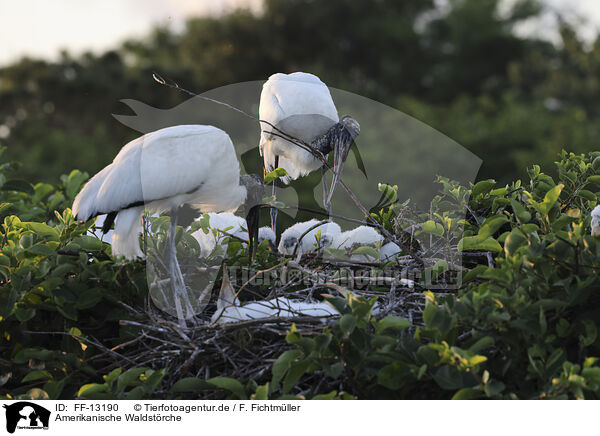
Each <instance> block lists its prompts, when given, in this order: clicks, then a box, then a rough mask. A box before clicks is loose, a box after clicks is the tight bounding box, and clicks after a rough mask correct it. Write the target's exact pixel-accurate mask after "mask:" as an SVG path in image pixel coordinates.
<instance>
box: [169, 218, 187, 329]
mask: <svg viewBox="0 0 600 436" xmlns="http://www.w3.org/2000/svg"><path fill="white" fill-rule="evenodd" d="M177 217H178V209H177V208H176V209H173V210H172V211H171V224H170V226H169V234H168V236H167V262H168V265H169V275H170V276H171V288H172V289H173V298H174V300H175V310H176V312H177V319H178V321H179V324H180V325H181V326H184V327H185V315H184V311H183V308H182V302H183V305H184V306H185V311H186V312H187V315H188V317H189V316H192V315H193V314H194V310H193V307H192V304H191V303H190V299H189V296H188V293H187V289H186V287H185V281H184V279H183V274H182V273H181V268H180V266H179V262H178V261H177V250H176V248H175V236H176V234H177Z"/></svg>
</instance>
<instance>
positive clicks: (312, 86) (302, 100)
mask: <svg viewBox="0 0 600 436" xmlns="http://www.w3.org/2000/svg"><path fill="white" fill-rule="evenodd" d="M258 112H259V117H260V119H261V120H265V121H268V122H269V123H271V124H274V125H275V126H278V125H279V124H280V123H281V122H282V121H283V120H285V119H286V118H288V117H291V116H294V115H321V116H324V117H327V118H329V119H330V120H331V123H332V124H334V123H337V122H338V120H339V117H338V114H337V109H336V107H335V104H334V103H333V99H332V98H331V93H330V92H329V89H328V88H327V86H326V85H325V84H324V83H323V82H321V80H320V79H319V78H318V77H317V76H315V75H313V74H308V73H292V74H281V73H278V74H273V75H272V76H271V77H269V80H267V81H266V82H265V84H264V85H263V90H262V93H261V95H260V105H259V109H258ZM300 122H301V120H300ZM269 127H270V126H268V125H267V124H265V123H261V130H262V131H265V130H269ZM298 127H300V126H298ZM306 127H307V128H310V118H308V119H307V123H306ZM300 139H302V140H305V141H307V142H310V141H311V140H312V139H314V138H300Z"/></svg>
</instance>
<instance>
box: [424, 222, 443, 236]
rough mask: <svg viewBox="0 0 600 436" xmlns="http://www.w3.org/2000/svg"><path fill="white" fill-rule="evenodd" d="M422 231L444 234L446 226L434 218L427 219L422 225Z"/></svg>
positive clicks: (438, 234)
mask: <svg viewBox="0 0 600 436" xmlns="http://www.w3.org/2000/svg"><path fill="white" fill-rule="evenodd" d="M421 231H422V232H424V233H429V234H432V235H437V236H443V235H444V226H442V225H441V224H440V223H436V222H435V221H433V220H428V221H425V222H424V223H423V225H422V226H421Z"/></svg>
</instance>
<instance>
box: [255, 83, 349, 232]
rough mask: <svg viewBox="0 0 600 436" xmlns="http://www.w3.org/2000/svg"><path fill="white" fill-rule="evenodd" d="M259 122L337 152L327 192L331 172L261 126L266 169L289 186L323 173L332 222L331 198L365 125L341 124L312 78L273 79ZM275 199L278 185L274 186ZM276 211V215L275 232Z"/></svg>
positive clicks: (346, 117) (262, 97)
mask: <svg viewBox="0 0 600 436" xmlns="http://www.w3.org/2000/svg"><path fill="white" fill-rule="evenodd" d="M258 111H259V118H260V119H261V120H263V121H267V122H269V123H271V124H272V125H274V126H275V127H277V129H279V130H280V131H282V132H285V133H286V134H288V135H290V136H292V137H294V138H297V139H300V140H302V141H304V142H306V143H308V144H310V145H311V146H312V147H314V148H315V149H317V150H319V151H320V152H321V153H323V154H324V155H325V156H327V155H328V154H329V153H330V152H331V151H332V150H333V151H334V167H333V177H332V181H331V189H330V190H329V192H328V190H327V184H326V180H325V173H326V168H325V167H324V166H323V163H322V162H321V160H320V159H318V158H317V157H316V156H315V155H314V154H313V153H311V152H310V151H308V150H306V149H304V148H301V147H299V146H298V145H295V144H293V143H291V142H290V141H288V140H286V139H284V138H282V137H281V136H278V135H277V133H278V132H276V131H274V130H273V127H272V126H270V125H269V124H267V123H261V135H260V144H259V148H260V153H261V155H262V156H263V158H264V164H265V169H266V170H267V171H273V169H275V168H277V167H280V168H283V169H285V170H286V172H287V173H288V176H285V177H283V178H282V181H283V182H284V183H286V184H287V183H289V182H290V180H292V179H294V180H295V179H297V178H298V177H301V176H305V175H307V174H308V173H310V172H312V171H314V170H316V169H318V168H320V167H323V205H324V207H325V209H327V212H328V213H329V215H330V216H331V197H332V196H333V193H334V192H335V188H336V186H337V183H338V181H339V178H340V175H341V173H342V169H343V165H344V162H345V161H346V157H347V156H348V152H349V150H350V146H351V145H352V142H353V141H354V138H356V137H357V136H358V134H359V133H360V125H359V124H358V122H357V121H356V120H355V119H354V118H352V117H351V116H349V115H344V116H342V117H341V118H338V113H337V109H336V107H335V104H334V103H333V99H332V98H331V94H330V92H329V89H328V88H327V86H326V85H325V84H324V83H323V82H322V81H321V80H320V79H319V78H318V77H317V76H315V75H313V74H309V73H302V72H297V73H291V74H282V73H277V74H273V75H272V76H271V77H269V80H267V81H266V82H265V84H264V85H263V89H262V93H261V95H260V105H259V110H258ZM273 194H275V185H274V184H273ZM276 217H277V210H276V209H271V220H272V224H273V231H275V221H276Z"/></svg>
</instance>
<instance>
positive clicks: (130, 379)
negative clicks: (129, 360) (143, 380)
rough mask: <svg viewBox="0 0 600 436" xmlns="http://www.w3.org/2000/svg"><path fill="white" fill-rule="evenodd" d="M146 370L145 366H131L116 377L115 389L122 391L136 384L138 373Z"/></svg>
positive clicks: (138, 379) (137, 383)
mask: <svg viewBox="0 0 600 436" xmlns="http://www.w3.org/2000/svg"><path fill="white" fill-rule="evenodd" d="M147 370H148V368H146V367H141V368H131V369H129V370H127V371H125V372H124V373H123V374H121V375H120V376H119V378H118V379H117V391H118V392H123V391H124V390H125V388H127V387H129V386H137V385H139V384H140V375H142V374H143V373H145V372H146V371H147Z"/></svg>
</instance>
